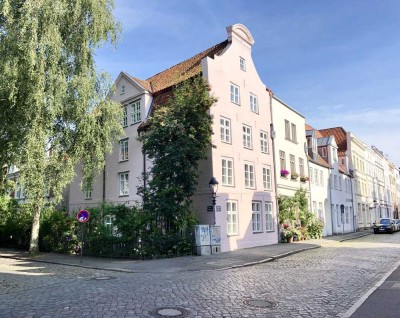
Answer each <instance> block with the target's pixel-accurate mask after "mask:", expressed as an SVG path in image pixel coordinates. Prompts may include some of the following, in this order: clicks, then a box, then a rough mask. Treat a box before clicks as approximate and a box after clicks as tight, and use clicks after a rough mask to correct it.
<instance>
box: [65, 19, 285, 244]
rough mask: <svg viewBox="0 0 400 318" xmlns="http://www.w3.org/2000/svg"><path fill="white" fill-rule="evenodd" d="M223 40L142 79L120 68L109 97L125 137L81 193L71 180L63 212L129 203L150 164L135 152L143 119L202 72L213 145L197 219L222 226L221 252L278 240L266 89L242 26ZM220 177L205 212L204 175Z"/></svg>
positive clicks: (196, 201)
mask: <svg viewBox="0 0 400 318" xmlns="http://www.w3.org/2000/svg"><path fill="white" fill-rule="evenodd" d="M227 33H228V39H227V40H225V41H223V42H221V43H219V44H217V45H215V46H213V47H211V48H209V49H207V50H205V51H203V52H201V53H199V54H197V55H195V56H193V57H192V58H190V59H187V60H185V61H183V62H181V63H179V64H177V65H175V66H173V67H171V68H169V69H167V70H165V71H163V72H160V73H158V74H156V75H154V76H152V77H150V78H148V79H147V80H141V79H138V78H135V77H132V76H130V75H128V74H126V73H121V74H120V75H119V77H118V78H117V80H116V83H115V84H116V92H115V94H114V95H113V96H112V97H111V98H112V99H113V100H116V101H118V102H120V103H121V107H123V109H124V114H125V115H124V119H123V126H124V131H125V137H124V138H122V139H121V140H120V141H119V143H117V144H115V146H114V150H113V152H112V154H111V155H109V156H108V157H107V158H106V167H105V170H104V172H103V174H102V175H99V176H98V178H97V179H96V181H95V183H94V184H93V185H91V188H90V189H92V191H91V192H90V196H88V195H87V194H88V193H87V192H86V191H82V187H81V185H80V179H81V176H80V175H79V173H78V172H79V171H77V173H78V177H77V178H76V180H75V181H74V182H73V183H72V185H71V191H70V210H79V209H80V208H84V207H87V206H90V205H97V204H99V203H101V202H102V201H109V202H113V203H124V204H126V205H132V204H134V203H135V202H140V201H141V198H140V197H139V196H138V195H137V194H136V192H137V187H138V186H139V185H142V184H141V182H142V181H140V176H141V174H142V172H143V171H147V170H148V169H149V167H150V165H151V162H150V161H149V160H148V159H147V158H146V157H145V156H144V155H143V154H142V146H141V143H140V142H139V141H138V140H137V137H138V133H140V131H141V130H142V129H144V128H145V127H146V125H148V122H147V119H148V117H149V114H151V113H152V112H154V111H157V107H158V106H159V105H162V104H163V103H164V102H165V101H166V100H167V99H168V98H169V97H170V95H171V91H172V89H173V87H174V85H176V84H178V83H180V82H182V81H184V80H186V79H189V78H191V77H193V76H196V75H199V74H201V75H202V76H203V77H204V78H205V79H206V81H207V82H208V83H209V85H210V88H211V93H212V94H213V95H214V96H215V97H217V98H218V102H217V103H216V105H214V106H213V107H212V108H211V111H210V112H211V115H212V116H213V118H214V121H213V126H212V129H213V135H212V143H213V145H215V148H214V147H213V148H211V149H210V152H209V156H208V159H207V160H205V161H203V162H201V163H200V178H199V180H198V191H197V193H196V195H195V196H194V197H193V206H194V211H195V213H196V215H197V217H198V219H199V223H200V224H216V225H220V226H221V237H222V242H221V249H222V251H228V250H235V249H238V248H246V247H252V246H258V245H266V244H273V243H276V242H277V241H278V235H277V223H276V219H277V218H276V197H275V191H274V189H275V185H274V182H273V180H274V169H273V166H274V165H273V156H272V152H271V136H270V134H269V130H270V125H271V113H270V102H269V94H268V92H267V90H266V87H265V85H264V84H263V82H262V81H261V79H260V78H259V76H258V73H257V70H256V68H255V66H254V63H253V60H252V56H251V49H252V46H253V44H254V39H253V37H252V35H251V33H250V32H249V30H248V29H247V28H246V27H245V26H243V25H241V24H235V25H233V26H230V27H228V28H227ZM213 176H214V177H215V178H216V179H217V180H218V182H219V188H218V193H217V198H216V209H215V210H214V211H210V209H209V207H210V206H212V198H211V195H210V191H209V188H208V182H209V180H210V179H211V177H213Z"/></svg>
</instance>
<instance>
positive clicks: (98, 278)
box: [92, 276, 115, 280]
mask: <svg viewBox="0 0 400 318" xmlns="http://www.w3.org/2000/svg"><path fill="white" fill-rule="evenodd" d="M114 278H115V277H112V276H99V277H95V278H92V279H93V280H110V279H114Z"/></svg>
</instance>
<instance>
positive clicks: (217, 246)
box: [210, 225, 221, 254]
mask: <svg viewBox="0 0 400 318" xmlns="http://www.w3.org/2000/svg"><path fill="white" fill-rule="evenodd" d="M210 244H211V254H216V253H220V252H221V226H219V225H210Z"/></svg>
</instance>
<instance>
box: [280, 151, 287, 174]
mask: <svg viewBox="0 0 400 318" xmlns="http://www.w3.org/2000/svg"><path fill="white" fill-rule="evenodd" d="M279 164H280V168H281V170H286V153H285V152H284V151H282V150H279Z"/></svg>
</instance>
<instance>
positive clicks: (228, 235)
mask: <svg viewBox="0 0 400 318" xmlns="http://www.w3.org/2000/svg"><path fill="white" fill-rule="evenodd" d="M226 236H227V237H231V236H232V237H233V236H239V234H238V233H236V234H226Z"/></svg>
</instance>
